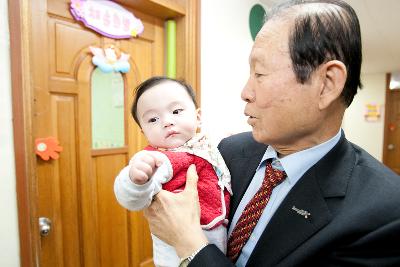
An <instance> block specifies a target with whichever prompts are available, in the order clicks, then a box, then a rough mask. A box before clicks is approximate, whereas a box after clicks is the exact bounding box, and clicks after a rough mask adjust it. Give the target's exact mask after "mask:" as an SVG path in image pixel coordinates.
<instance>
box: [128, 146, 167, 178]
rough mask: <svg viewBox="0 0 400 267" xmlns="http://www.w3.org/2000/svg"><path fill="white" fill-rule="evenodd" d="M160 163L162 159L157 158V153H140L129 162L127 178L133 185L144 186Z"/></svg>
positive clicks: (144, 151)
mask: <svg viewBox="0 0 400 267" xmlns="http://www.w3.org/2000/svg"><path fill="white" fill-rule="evenodd" d="M162 163H163V162H162V158H161V157H159V155H158V153H154V152H151V151H146V150H143V151H140V152H138V153H136V154H135V155H134V156H133V157H132V159H131V160H130V162H129V166H130V168H129V178H130V179H131V181H132V182H134V183H135V184H139V185H142V184H145V183H147V181H149V180H150V178H151V177H152V176H153V174H154V172H155V171H156V170H157V168H158V167H160V166H161V164H162Z"/></svg>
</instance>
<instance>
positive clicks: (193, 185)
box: [185, 164, 199, 191]
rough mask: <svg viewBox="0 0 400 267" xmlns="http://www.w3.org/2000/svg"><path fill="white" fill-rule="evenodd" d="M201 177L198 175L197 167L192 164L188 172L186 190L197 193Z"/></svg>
mask: <svg viewBox="0 0 400 267" xmlns="http://www.w3.org/2000/svg"><path fill="white" fill-rule="evenodd" d="M198 180H199V176H198V175H197V171H196V165H194V164H192V165H190V166H189V168H188V170H187V172H186V187H185V190H195V191H197V181H198Z"/></svg>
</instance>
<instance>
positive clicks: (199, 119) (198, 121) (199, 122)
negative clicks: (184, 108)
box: [196, 108, 201, 128]
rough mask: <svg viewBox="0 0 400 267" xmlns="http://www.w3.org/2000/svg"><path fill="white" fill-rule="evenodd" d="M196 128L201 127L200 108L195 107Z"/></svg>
mask: <svg viewBox="0 0 400 267" xmlns="http://www.w3.org/2000/svg"><path fill="white" fill-rule="evenodd" d="M196 117H197V128H201V109H200V108H198V109H196Z"/></svg>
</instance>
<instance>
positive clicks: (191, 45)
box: [176, 0, 201, 106]
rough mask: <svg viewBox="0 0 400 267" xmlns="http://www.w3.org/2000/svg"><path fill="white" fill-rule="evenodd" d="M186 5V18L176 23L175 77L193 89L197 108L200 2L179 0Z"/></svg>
mask: <svg viewBox="0 0 400 267" xmlns="http://www.w3.org/2000/svg"><path fill="white" fill-rule="evenodd" d="M181 2H182V5H183V4H185V5H186V16H184V17H182V18H176V21H177V33H176V35H177V40H179V42H177V51H184V52H183V53H178V54H177V59H176V61H177V69H176V77H177V78H178V79H182V78H183V79H184V80H185V81H186V82H188V83H189V84H191V85H192V86H193V87H194V90H195V93H196V98H197V101H198V104H199V106H200V105H201V97H200V92H201V90H200V17H199V16H200V0H190V1H186V0H181Z"/></svg>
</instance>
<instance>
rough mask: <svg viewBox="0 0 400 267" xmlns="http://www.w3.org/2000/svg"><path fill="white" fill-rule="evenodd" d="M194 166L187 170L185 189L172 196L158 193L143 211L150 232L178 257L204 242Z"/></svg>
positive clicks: (205, 240) (166, 192)
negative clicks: (172, 248) (169, 246)
mask: <svg viewBox="0 0 400 267" xmlns="http://www.w3.org/2000/svg"><path fill="white" fill-rule="evenodd" d="M197 180H198V176H197V172H196V167H195V166H194V165H191V166H190V167H189V169H188V171H187V177H186V187H185V190H183V191H182V192H180V193H177V194H174V193H171V192H168V191H164V190H161V191H160V192H159V193H158V194H157V195H156V196H155V197H154V201H153V202H152V204H151V205H150V207H148V208H147V209H145V210H144V215H145V217H146V218H147V220H148V221H149V224H150V231H151V232H152V233H153V234H154V235H156V236H157V237H158V238H160V239H161V240H163V241H165V242H166V243H168V244H170V245H171V246H173V247H174V248H175V249H176V252H177V254H178V256H179V257H180V258H184V257H187V256H189V255H190V254H192V253H193V252H194V251H196V250H197V249H199V248H200V247H202V246H203V245H204V244H206V243H207V238H206V237H205V235H204V233H203V231H202V229H201V226H200V204H199V197H198V192H197Z"/></svg>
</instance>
